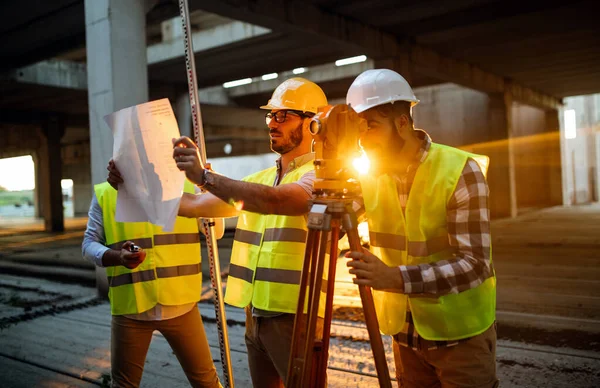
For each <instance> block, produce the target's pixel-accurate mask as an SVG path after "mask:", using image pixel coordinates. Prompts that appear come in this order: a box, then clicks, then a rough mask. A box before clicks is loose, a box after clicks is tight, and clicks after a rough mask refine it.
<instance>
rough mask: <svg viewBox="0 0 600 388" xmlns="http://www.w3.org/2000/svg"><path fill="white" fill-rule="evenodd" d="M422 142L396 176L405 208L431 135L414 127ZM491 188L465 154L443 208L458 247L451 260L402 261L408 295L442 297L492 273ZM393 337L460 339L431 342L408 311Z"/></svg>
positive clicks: (415, 344)
mask: <svg viewBox="0 0 600 388" xmlns="http://www.w3.org/2000/svg"><path fill="white" fill-rule="evenodd" d="M416 133H417V136H419V137H420V138H421V139H422V140H423V143H422V146H421V148H420V150H419V152H417V154H416V155H415V160H414V162H413V163H411V165H410V166H409V167H408V169H407V172H406V173H405V174H403V175H402V176H397V177H396V179H397V182H398V185H397V186H398V195H399V197H400V203H401V204H402V209H403V210H405V208H406V203H407V201H408V195H409V193H410V188H411V186H412V183H413V181H414V178H415V175H416V172H417V169H418V167H419V165H420V164H421V163H422V162H423V161H424V160H425V159H426V158H427V155H428V152H429V148H430V147H431V138H430V137H429V135H428V134H427V133H426V132H425V131H421V130H417V131H416ZM488 198H489V188H488V185H487V182H486V180H485V177H484V175H483V173H482V171H481V168H480V167H479V165H478V164H477V163H476V162H475V161H474V160H473V159H469V160H468V161H467V163H466V164H465V167H464V169H463V171H462V174H461V176H460V178H459V181H458V184H457V185H456V189H455V190H454V193H453V194H452V198H451V199H450V201H449V203H448V206H447V211H446V222H447V225H448V238H449V240H450V244H451V245H452V246H455V247H456V248H457V253H456V254H455V256H454V258H452V259H450V260H442V261H438V262H435V263H429V264H420V265H408V266H400V272H401V273H402V277H403V280H404V293H405V294H407V295H409V296H410V295H412V296H432V297H440V296H442V295H447V294H457V293H459V292H462V291H465V290H469V289H471V288H475V287H477V286H479V285H480V284H481V283H483V282H484V281H485V280H486V279H487V278H489V277H491V276H493V274H494V270H493V268H492V264H491V259H490V254H491V235H490V209H489V203H488ZM394 339H396V341H397V342H398V343H399V344H400V345H403V346H406V347H411V348H413V349H415V350H418V349H429V350H431V349H437V348H440V347H446V346H453V345H456V344H458V343H460V342H461V341H465V340H467V339H462V340H458V341H429V340H426V339H424V338H422V337H421V336H420V335H419V333H417V330H416V328H415V325H414V322H413V318H412V314H411V312H410V311H407V313H406V325H404V327H403V328H402V330H401V331H400V333H398V334H396V335H394Z"/></svg>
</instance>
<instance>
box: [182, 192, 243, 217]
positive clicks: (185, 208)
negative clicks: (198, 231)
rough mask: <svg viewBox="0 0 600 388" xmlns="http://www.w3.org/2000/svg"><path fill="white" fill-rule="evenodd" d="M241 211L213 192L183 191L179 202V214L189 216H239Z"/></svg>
mask: <svg viewBox="0 0 600 388" xmlns="http://www.w3.org/2000/svg"><path fill="white" fill-rule="evenodd" d="M238 213H239V211H238V210H237V209H236V208H235V207H234V206H233V205H232V204H228V203H226V202H224V201H222V200H220V199H219V198H218V197H216V196H214V195H213V194H211V193H203V194H196V195H194V194H189V193H183V195H182V196H181V201H180V202H179V213H178V214H179V215H180V216H182V217H189V218H200V217H203V218H227V217H235V216H237V215H238Z"/></svg>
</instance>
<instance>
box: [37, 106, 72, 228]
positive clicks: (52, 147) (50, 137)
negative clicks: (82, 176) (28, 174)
mask: <svg viewBox="0 0 600 388" xmlns="http://www.w3.org/2000/svg"><path fill="white" fill-rule="evenodd" d="M64 133H65V123H64V120H63V118H62V117H59V116H50V117H48V118H47V119H46V120H45V121H44V123H43V124H42V128H41V131H40V140H41V144H40V147H39V148H38V152H37V162H38V163H37V164H38V167H37V176H38V180H37V183H38V184H39V187H38V190H39V191H38V193H39V194H40V196H39V197H38V199H39V205H40V210H41V215H42V216H43V217H44V228H45V230H46V231H52V232H62V231H64V230H65V222H64V214H63V201H62V188H61V185H60V181H61V179H62V158H61V147H60V139H61V138H62V136H63V134H64Z"/></svg>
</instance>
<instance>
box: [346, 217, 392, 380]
mask: <svg viewBox="0 0 600 388" xmlns="http://www.w3.org/2000/svg"><path fill="white" fill-rule="evenodd" d="M352 225H353V227H352V228H346V231H347V233H348V242H349V243H350V249H351V250H353V251H358V252H360V251H362V249H363V248H362V245H361V244H360V237H359V235H358V230H357V229H356V223H353V224H352ZM358 291H359V293H360V299H361V301H362V307H363V312H364V315H365V323H366V324H367V331H368V332H369V339H370V340H371V351H372V352H373V360H374V361H375V369H376V370H377V379H378V380H379V386H380V387H384V388H392V381H391V379H390V371H389V368H388V364H387V360H386V358H385V349H384V348H383V341H382V339H381V334H380V333H379V322H377V314H376V312H375V304H374V303H373V294H372V293H371V287H366V286H358Z"/></svg>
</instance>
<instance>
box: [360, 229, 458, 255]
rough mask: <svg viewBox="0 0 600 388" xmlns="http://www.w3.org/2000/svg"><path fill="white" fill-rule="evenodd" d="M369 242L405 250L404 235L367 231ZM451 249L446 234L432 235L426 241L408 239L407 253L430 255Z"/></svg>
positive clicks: (376, 245)
mask: <svg viewBox="0 0 600 388" xmlns="http://www.w3.org/2000/svg"><path fill="white" fill-rule="evenodd" d="M369 240H370V244H371V245H372V246H374V247H379V248H385V249H395V250H397V251H404V250H406V236H404V235H396V234H391V233H378V232H369ZM448 249H452V250H453V248H452V246H451V245H450V241H449V240H448V236H441V237H434V238H432V239H429V240H427V241H409V242H408V251H407V253H408V255H409V256H413V257H418V256H420V257H425V256H431V255H434V254H436V253H440V252H443V251H445V250H448Z"/></svg>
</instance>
